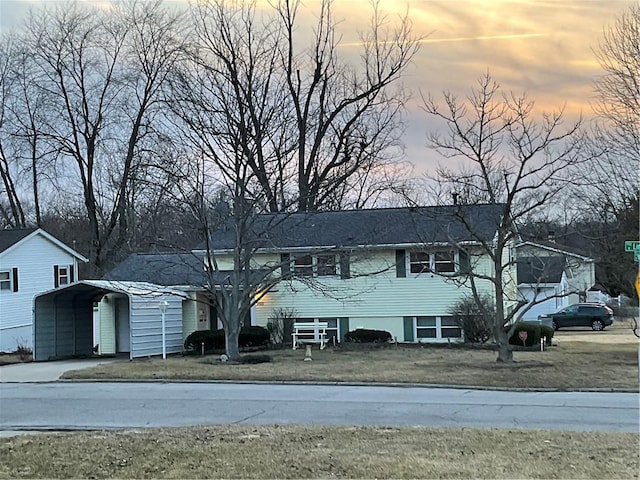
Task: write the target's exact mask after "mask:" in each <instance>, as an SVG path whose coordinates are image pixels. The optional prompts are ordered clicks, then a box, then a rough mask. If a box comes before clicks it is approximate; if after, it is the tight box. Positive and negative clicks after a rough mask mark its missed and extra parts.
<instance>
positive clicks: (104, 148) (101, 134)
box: [21, 2, 182, 275]
mask: <svg viewBox="0 0 640 480" xmlns="http://www.w3.org/2000/svg"><path fill="white" fill-rule="evenodd" d="M180 28H181V23H180V15H179V14H177V13H171V12H169V11H167V10H166V9H164V8H163V7H162V6H161V4H160V2H154V3H143V2H130V3H126V4H118V5H115V4H114V5H113V6H112V8H111V9H110V10H108V11H102V10H99V9H88V8H84V7H81V6H79V5H78V4H65V5H58V6H56V7H55V8H54V9H44V10H42V11H41V12H39V13H32V15H31V17H30V20H29V22H28V25H27V28H26V33H24V34H23V36H22V38H21V40H22V41H23V42H24V43H25V44H26V45H28V46H29V50H30V52H31V54H32V57H33V58H32V60H33V62H34V65H35V66H34V72H33V77H32V78H30V80H32V81H33V82H34V84H35V85H36V86H37V88H38V89H39V90H40V91H41V92H43V93H46V95H47V108H48V111H49V115H48V116H47V123H46V125H45V127H44V128H43V129H42V131H41V132H40V135H41V136H43V137H44V138H46V141H47V143H48V144H49V145H50V148H52V149H54V150H55V151H57V152H59V153H60V156H61V159H63V160H65V163H64V164H62V165H59V166H58V169H59V171H60V172H64V173H65V174H68V173H69V172H71V171H73V170H75V174H74V175H73V177H72V178H73V179H74V180H75V182H74V183H75V185H77V188H78V189H79V191H80V193H81V196H82V199H83V203H84V207H85V209H86V215H87V217H88V221H89V229H90V232H91V243H90V245H89V252H90V254H89V257H90V261H91V267H92V274H94V275H95V274H97V273H99V272H101V270H102V268H103V264H104V261H105V259H106V258H108V257H109V255H110V253H111V252H113V251H117V250H118V249H119V248H121V247H122V245H123V244H124V243H125V242H126V240H127V238H128V237H129V236H130V235H131V233H132V232H131V229H130V228H129V226H130V219H131V215H132V212H133V209H134V202H135V198H136V193H137V192H136V185H137V184H136V179H137V178H138V177H139V175H138V173H139V172H138V169H139V168H141V165H143V164H144V163H145V162H148V161H149V160H148V159H149V158H150V157H151V156H152V151H153V147H152V146H153V145H154V144H155V142H156V140H157V137H158V136H157V135H156V131H155V127H154V115H155V111H156V109H157V107H158V101H159V99H160V88H161V86H162V84H163V83H164V80H165V77H166V75H167V73H168V72H169V70H170V68H171V67H172V65H173V63H174V62H175V61H176V60H177V58H178V56H179V55H180V53H181V51H182V46H181V43H180V38H181V37H180V35H179V33H180ZM156 150H157V149H156ZM72 165H73V168H72ZM74 193H75V192H74Z"/></svg>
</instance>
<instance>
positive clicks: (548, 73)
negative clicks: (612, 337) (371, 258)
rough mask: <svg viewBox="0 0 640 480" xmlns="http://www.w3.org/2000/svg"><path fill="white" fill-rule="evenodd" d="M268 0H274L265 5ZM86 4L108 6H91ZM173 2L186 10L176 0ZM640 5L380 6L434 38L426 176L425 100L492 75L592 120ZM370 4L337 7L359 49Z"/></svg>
mask: <svg viewBox="0 0 640 480" xmlns="http://www.w3.org/2000/svg"><path fill="white" fill-rule="evenodd" d="M260 1H262V2H264V0H260ZM85 2H86V3H95V4H99V3H104V0H102V1H93V0H85ZM318 2H319V0H305V1H304V5H305V7H304V8H303V9H302V11H301V15H302V16H303V17H304V18H303V20H305V21H307V22H309V25H311V24H312V22H313V18H314V14H315V12H317V5H318ZM47 3H52V1H51V0H46V1H45V0H0V31H6V29H8V28H11V27H17V26H19V25H20V23H21V22H22V21H23V19H24V18H25V17H26V16H27V15H28V11H29V8H32V7H33V8H38V7H40V6H42V5H43V4H47ZM167 3H169V4H181V3H184V2H181V0H172V1H170V2H167ZM635 3H637V0H519V1H514V0H504V1H503V0H408V1H403V0H380V7H381V9H382V10H383V11H384V12H386V13H387V14H388V16H389V19H390V20H394V19H395V18H396V16H397V15H404V14H405V13H407V12H408V15H409V18H410V19H411V21H412V23H413V32H414V33H415V34H416V35H418V36H421V37H424V39H423V41H422V45H421V48H420V51H419V53H418V54H417V56H416V57H415V58H414V61H413V64H412V65H411V66H410V68H409V69H408V71H407V73H406V75H405V77H404V80H403V82H404V86H405V87H406V88H407V89H408V91H409V92H410V93H411V94H412V97H411V100H410V101H409V102H408V104H407V116H406V122H407V130H406V133H405V135H404V138H403V143H404V145H405V149H406V150H405V152H406V159H407V160H408V161H409V162H411V163H412V164H413V165H414V166H415V170H416V173H417V174H419V173H423V172H426V171H431V170H432V169H433V168H434V166H435V165H436V164H437V162H438V161H439V157H438V155H437V154H436V153H435V152H433V151H432V150H430V149H429V148H428V143H427V132H428V131H433V130H434V129H438V128H440V126H439V125H437V124H435V123H434V121H433V120H432V119H429V118H427V115H426V113H424V111H422V109H421V108H420V105H421V100H420V95H421V94H424V95H427V94H429V93H430V94H432V95H434V96H436V97H437V96H438V95H440V94H441V93H442V92H443V91H445V90H446V91H450V92H452V93H455V94H457V95H458V96H460V97H464V96H465V95H467V94H468V93H469V91H470V89H471V88H472V87H474V86H475V85H476V82H477V79H478V78H479V77H480V76H481V75H482V74H484V73H486V72H487V71H488V72H489V73H490V74H491V76H492V77H493V79H494V80H496V81H497V82H498V83H500V85H501V87H502V89H503V90H504V91H506V92H514V93H516V94H523V93H526V95H527V97H528V98H529V99H530V100H534V101H535V102H536V108H537V110H538V112H539V113H541V112H542V111H547V112H550V111H553V110H557V109H559V108H562V107H564V108H565V112H566V116H567V120H576V119H577V118H578V117H579V116H580V115H583V116H584V117H585V118H589V117H590V116H592V113H591V112H592V108H591V103H592V101H593V97H594V94H593V81H594V80H595V79H596V78H597V76H598V75H599V74H600V73H601V71H600V67H599V65H598V63H597V61H596V58H595V55H594V53H593V50H594V49H597V47H598V44H599V42H600V41H601V38H602V33H603V30H604V29H605V28H606V27H607V26H609V25H612V24H613V22H614V21H615V19H616V17H617V16H619V15H620V14H621V13H623V12H624V11H625V10H627V9H628V8H629V7H630V6H632V5H634V4H635ZM370 5H371V3H370V1H369V0H335V4H334V7H335V10H334V14H335V15H334V16H335V18H336V19H338V20H340V25H339V30H340V33H341V35H342V44H343V45H342V46H341V48H343V49H344V51H345V54H346V55H347V56H348V55H350V54H353V53H355V52H357V48H358V45H357V44H356V43H357V39H358V37H357V32H358V31H362V30H364V29H365V28H366V23H367V21H368V18H369V15H368V13H365V12H369V11H370Z"/></svg>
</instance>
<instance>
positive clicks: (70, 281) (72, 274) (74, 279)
mask: <svg viewBox="0 0 640 480" xmlns="http://www.w3.org/2000/svg"><path fill="white" fill-rule="evenodd" d="M75 281H76V277H75V272H74V271H73V265H69V283H73V282H75Z"/></svg>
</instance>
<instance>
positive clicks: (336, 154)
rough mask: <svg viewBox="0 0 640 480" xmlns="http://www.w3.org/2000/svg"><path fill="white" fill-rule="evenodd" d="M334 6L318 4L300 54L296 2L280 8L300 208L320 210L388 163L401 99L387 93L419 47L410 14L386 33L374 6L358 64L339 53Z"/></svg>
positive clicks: (385, 21)
mask: <svg viewBox="0 0 640 480" xmlns="http://www.w3.org/2000/svg"><path fill="white" fill-rule="evenodd" d="M332 3H333V2H332V1H331V0H322V1H321V2H320V12H319V14H318V22H317V24H316V27H315V30H314V32H313V33H314V37H313V40H312V42H313V43H312V45H311V47H310V48H309V49H306V50H302V51H299V50H298V49H297V45H299V44H300V43H301V41H300V40H299V37H298V35H299V32H296V16H297V11H298V8H299V6H300V2H299V1H298V0H281V1H280V2H279V3H278V5H277V11H278V14H279V16H280V19H281V22H282V25H283V29H284V34H285V38H284V39H283V41H282V42H281V43H280V45H279V47H280V51H281V61H282V63H283V68H284V79H285V82H286V83H285V85H284V91H285V92H286V94H287V96H288V98H287V101H288V102H289V103H290V104H291V107H292V109H293V114H294V115H293V118H292V120H293V121H292V124H293V126H294V127H293V132H292V134H293V135H294V136H295V139H296V143H295V156H294V159H293V161H294V165H295V174H296V177H297V185H296V186H297V209H298V211H313V210H318V209H323V208H325V205H326V204H327V203H330V202H331V201H332V200H334V199H333V198H332V197H333V195H334V191H335V190H336V189H338V190H340V189H342V188H343V186H344V185H345V184H346V185H353V181H354V179H355V178H357V176H358V175H361V174H362V172H369V173H371V172H372V171H374V170H375V168H372V167H373V166H374V165H387V166H388V165H389V164H391V163H393V157H392V156H390V155H393V153H392V147H394V146H396V145H397V144H398V138H399V135H400V132H401V124H400V118H399V115H400V113H401V109H402V106H403V101H404V95H403V93H402V91H401V90H396V91H392V90H391V87H392V85H394V84H396V83H397V82H398V80H399V79H400V78H401V77H402V75H403V73H404V72H405V71H406V69H407V67H408V65H409V63H410V62H411V59H412V58H413V56H414V55H415V53H416V52H417V50H418V46H419V39H418V38H416V37H414V36H413V35H412V33H411V22H410V20H409V18H408V15H407V16H405V17H403V18H401V19H400V20H399V22H398V24H397V25H396V26H393V27H390V26H389V21H388V19H387V18H386V17H385V16H384V15H383V14H382V12H381V11H380V8H379V4H378V2H373V13H372V18H371V22H370V27H369V30H368V31H367V32H365V33H363V34H361V36H360V41H361V43H362V51H361V53H360V59H361V63H360V65H348V64H346V63H344V62H343V61H342V60H341V59H340V58H339V56H338V54H337V47H338V43H339V36H338V33H337V23H336V21H335V19H334V17H333V13H332Z"/></svg>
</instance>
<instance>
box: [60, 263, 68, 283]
mask: <svg viewBox="0 0 640 480" xmlns="http://www.w3.org/2000/svg"><path fill="white" fill-rule="evenodd" d="M68 283H69V267H58V285H67V284H68Z"/></svg>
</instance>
